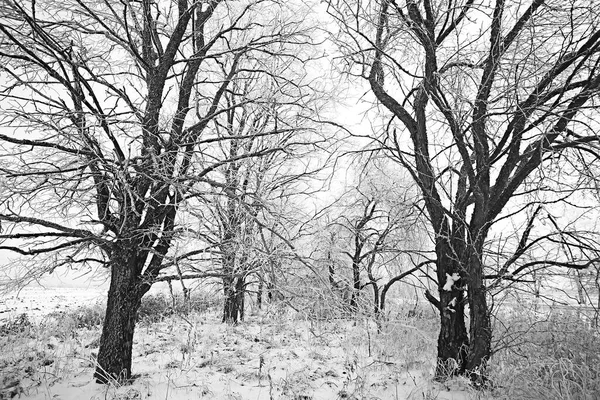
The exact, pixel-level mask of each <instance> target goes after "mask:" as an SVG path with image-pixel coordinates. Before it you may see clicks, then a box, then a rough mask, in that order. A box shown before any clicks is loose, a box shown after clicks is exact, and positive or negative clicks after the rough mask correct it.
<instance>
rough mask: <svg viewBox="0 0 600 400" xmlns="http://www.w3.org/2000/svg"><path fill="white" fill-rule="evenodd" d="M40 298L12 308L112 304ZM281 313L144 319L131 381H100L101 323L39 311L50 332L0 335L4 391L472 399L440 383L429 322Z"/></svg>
mask: <svg viewBox="0 0 600 400" xmlns="http://www.w3.org/2000/svg"><path fill="white" fill-rule="evenodd" d="M36 293H37V294H38V295H40V296H41V297H40V300H39V301H36V302H34V301H33V300H27V296H25V298H26V299H22V300H23V302H19V301H17V302H16V303H11V302H6V304H9V303H10V304H11V306H10V307H13V306H14V304H16V305H18V306H19V307H21V308H22V309H25V310H28V312H32V313H34V314H35V313H38V314H40V312H41V309H42V308H43V309H47V310H57V309H60V310H65V309H73V308H74V307H77V306H79V305H80V304H81V302H82V301H83V302H91V301H102V299H98V297H97V296H98V294H96V297H94V296H93V295H92V293H91V292H89V291H88V292H85V295H84V292H77V291H74V290H73V289H69V290H68V291H67V292H65V291H62V292H61V291H50V292H46V293H41V292H36ZM22 297H23V296H22ZM78 297H79V298H80V300H79V301H75V300H76V299H77V298H78ZM11 301H13V302H14V301H15V299H12V300H11ZM23 304H26V306H23ZM27 307H28V308H27ZM278 307H279V308H278ZM278 307H271V308H270V309H268V310H266V311H261V312H254V314H253V315H250V316H248V317H247V321H246V322H242V323H240V324H239V325H237V326H231V325H226V324H222V323H221V321H220V315H219V313H218V310H214V309H213V310H211V311H207V312H203V313H191V314H188V315H173V316H170V317H167V318H165V319H164V320H163V321H161V322H158V323H146V322H140V323H139V324H138V326H137V328H136V334H135V338H134V347H133V367H132V370H133V374H134V376H135V379H134V380H133V382H132V383H131V384H127V385H118V384H116V383H115V384H111V385H99V384H96V383H95V382H93V380H92V374H93V370H94V357H95V354H97V351H98V349H97V343H98V338H99V336H100V327H94V328H92V329H87V328H74V327H71V328H69V327H67V326H66V325H65V324H63V323H62V321H61V320H56V321H55V319H56V318H59V317H60V315H62V314H57V313H54V314H53V316H50V317H42V316H41V315H38V314H36V315H38V317H39V318H40V321H41V325H40V326H42V327H43V328H40V329H34V328H32V330H31V331H30V332H29V333H28V334H22V335H20V336H19V337H15V336H12V337H10V336H1V335H0V351H2V353H1V354H0V371H2V372H1V373H2V375H4V377H3V378H2V379H0V389H2V384H3V385H4V386H5V387H6V385H9V384H11V383H10V382H13V383H14V382H17V386H14V389H15V390H17V389H18V394H19V395H20V398H21V399H61V400H68V399H72V400H80V399H105V398H106V399H174V400H182V399H203V398H205V399H269V400H270V399H294V400H300V399H311V400H318V399H422V398H437V399H457V400H459V399H460V400H463V399H467V398H469V397H468V396H469V395H470V392H469V390H468V389H467V388H468V385H466V386H462V385H460V384H459V385H458V386H455V387H449V386H447V385H446V386H440V385H439V384H434V383H432V382H431V376H432V373H433V367H434V360H435V338H436V334H437V332H436V331H435V330H433V331H431V330H429V329H427V328H426V327H419V326H420V325H419V324H429V322H427V321H421V320H415V321H411V323H412V324H413V325H414V326H411V325H410V324H407V323H405V322H406V321H400V322H394V321H391V322H390V323H389V324H388V326H387V327H386V328H384V330H383V332H382V333H377V329H376V327H375V326H374V324H373V323H372V321H368V320H360V319H359V320H346V319H332V320H327V321H315V320H311V319H309V318H307V317H306V316H303V315H300V314H296V313H290V312H289V311H287V310H286V311H283V312H282V311H281V310H282V308H281V307H283V306H282V305H280V306H278ZM38 308H39V309H40V310H38ZM7 349H9V351H7ZM11 379H12V381H10V380H11ZM9 381H10V382H9ZM15 393H17V392H15ZM425 396H430V397H425ZM0 398H2V394H1V393H0Z"/></svg>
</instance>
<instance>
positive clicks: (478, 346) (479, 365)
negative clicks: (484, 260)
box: [465, 256, 492, 383]
mask: <svg viewBox="0 0 600 400" xmlns="http://www.w3.org/2000/svg"><path fill="white" fill-rule="evenodd" d="M469 267H470V268H469V293H468V298H469V311H470V314H469V316H470V328H469V334H470V337H471V342H470V344H469V354H468V357H467V362H466V365H465V368H466V370H467V372H468V373H469V375H470V377H471V379H472V380H474V381H476V382H478V383H482V381H483V380H485V370H486V366H487V362H488V360H489V358H490V355H491V346H492V327H491V323H490V315H489V310H488V307H487V299H486V290H485V285H484V284H483V271H482V266H481V261H480V260H479V259H478V258H477V257H476V256H473V257H472V259H471V260H470V263H469Z"/></svg>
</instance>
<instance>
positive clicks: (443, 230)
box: [328, 0, 600, 381]
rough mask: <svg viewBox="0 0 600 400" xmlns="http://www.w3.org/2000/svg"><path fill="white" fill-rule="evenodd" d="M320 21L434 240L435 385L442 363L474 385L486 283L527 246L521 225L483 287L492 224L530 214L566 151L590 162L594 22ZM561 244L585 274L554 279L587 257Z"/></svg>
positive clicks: (342, 17) (550, 5)
mask: <svg viewBox="0 0 600 400" xmlns="http://www.w3.org/2000/svg"><path fill="white" fill-rule="evenodd" d="M328 11H329V15H330V16H331V17H332V18H333V19H335V20H336V21H337V23H338V26H339V28H340V30H339V33H338V34H337V36H336V37H335V38H334V39H335V40H336V42H337V44H338V45H339V47H340V50H341V51H342V52H343V54H344V61H345V63H346V64H345V65H344V68H345V72H346V73H347V74H348V75H349V76H353V77H359V78H363V79H364V81H365V82H366V83H367V84H368V86H369V88H370V92H371V93H372V95H374V97H375V99H376V100H377V104H378V105H381V111H382V113H383V114H385V115H388V116H389V119H388V121H387V123H386V125H385V127H384V129H382V130H381V132H380V133H381V134H378V135H371V137H372V139H375V141H376V143H377V145H376V149H378V150H380V151H383V152H385V153H386V154H387V155H388V156H389V157H391V158H392V159H394V160H396V161H397V162H398V163H400V164H401V165H403V166H404V167H405V168H406V169H407V170H408V171H409V172H410V174H411V176H412V178H413V180H414V182H415V183H416V185H418V187H419V189H420V191H421V196H422V200H423V208H424V210H425V211H426V212H427V215H428V218H429V223H430V226H431V230H432V231H433V233H434V238H435V252H436V270H437V281H438V289H439V290H438V292H439V293H438V294H439V299H438V298H435V297H434V296H433V295H431V294H428V298H429V299H430V300H431V301H432V303H434V304H435V305H436V307H437V308H438V309H439V312H440V323H441V329H440V334H439V339H438V367H437V370H436V375H437V377H438V378H442V377H443V376H444V375H445V372H446V371H447V367H448V364H449V363H450V364H453V365H454V367H453V371H455V372H464V371H466V372H468V373H469V374H470V375H471V377H472V378H473V379H475V380H477V381H480V380H481V378H482V377H484V375H485V366H486V363H487V362H488V360H489V358H490V356H491V339H492V330H491V324H490V314H489V307H488V302H487V301H488V298H487V295H488V285H487V283H486V279H488V278H489V279H501V280H502V279H505V278H510V277H512V276H513V275H514V274H518V273H519V272H520V271H523V270H524V269H527V268H528V266H527V265H526V263H524V264H522V263H521V261H520V260H521V257H522V256H523V255H524V254H525V253H526V251H525V250H526V249H527V248H528V247H529V243H530V242H529V238H528V232H529V230H528V229H527V224H525V225H524V226H523V228H524V231H523V232H522V235H520V237H521V238H522V240H521V241H520V243H522V246H520V245H519V244H517V245H516V246H515V247H513V250H512V256H510V257H508V262H507V263H505V267H506V268H500V269H496V270H497V271H499V273H498V274H491V276H486V275H487V274H486V272H485V271H486V268H487V267H488V266H490V265H491V264H492V263H493V262H494V260H493V259H491V258H487V255H488V254H490V253H491V251H490V249H489V248H488V247H487V246H488V244H489V242H488V239H489V236H490V233H491V232H493V226H494V224H495V223H498V222H499V221H502V220H503V219H505V218H507V216H508V217H510V216H514V215H515V214H517V213H523V214H525V213H526V211H527V210H531V209H532V208H533V209H535V207H536V204H535V203H534V202H531V203H525V204H519V203H520V202H521V201H522V200H523V199H527V198H526V197H525V196H524V195H525V194H528V193H529V194H530V193H531V191H532V190H535V188H540V187H543V183H541V182H545V181H544V178H545V177H544V176H543V174H538V173H537V172H538V171H546V172H547V171H549V170H550V169H551V168H552V166H553V165H557V163H559V162H560V161H561V160H565V159H568V158H569V155H570V154H572V153H573V152H574V151H584V152H586V160H588V161H589V159H590V158H593V157H595V154H596V153H595V152H592V153H589V150H591V147H590V146H591V145H593V144H594V143H597V142H598V136H597V134H596V130H595V126H596V124H595V122H594V118H595V117H597V105H596V102H597V100H598V92H599V88H600V73H599V70H598V66H599V65H598V63H599V62H600V58H599V57H598V56H599V49H600V31H599V30H598V28H597V27H598V26H599V25H598V22H599V19H600V16H599V15H598V13H597V11H596V10H594V9H593V8H592V7H589V4H587V3H585V2H580V1H569V2H562V1H544V0H533V1H530V2H527V3H523V2H519V1H505V0H497V1H483V2H475V1H472V0H465V1H462V2H458V3H455V2H447V1H437V2H433V1H429V0H425V1H423V2H415V1H412V0H407V1H396V0H381V1H374V2H371V1H362V0H356V1H354V0H353V1H350V0H340V1H329V2H328ZM376 149H373V150H376ZM536 178H538V179H540V178H541V179H542V181H541V182H540V181H534V179H536ZM558 183H561V182H558ZM562 183H565V182H564V181H563V182H562ZM554 193H555V194H556V198H557V199H555V201H561V195H560V191H559V192H554ZM562 200H564V196H562ZM523 214H521V215H523ZM529 215H533V213H532V212H531V211H529ZM555 237H557V236H555ZM546 238H548V236H546ZM563 238H565V236H563ZM567 245H571V246H579V248H580V249H582V251H581V252H579V255H580V256H581V257H584V261H583V262H581V261H580V260H578V259H571V260H569V261H568V262H565V263H562V264H563V265H564V266H570V267H580V268H583V267H585V266H586V265H589V262H588V261H586V260H589V259H594V258H597V255H596V254H595V252H594V251H593V249H592V248H590V247H589V246H588V244H584V245H582V244H581V242H580V241H578V240H571V241H570V242H568V243H567ZM536 263H539V264H538V265H542V264H543V265H556V264H552V261H551V260H548V259H545V260H543V261H542V260H539V261H536ZM467 304H468V313H469V317H470V318H469V324H470V326H469V329H468V333H467V327H466V326H465V306H466V305H467Z"/></svg>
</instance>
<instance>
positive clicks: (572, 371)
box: [491, 309, 600, 400]
mask: <svg viewBox="0 0 600 400" xmlns="http://www.w3.org/2000/svg"><path fill="white" fill-rule="evenodd" d="M526 311H527V310H512V311H511V312H510V313H507V315H505V316H504V319H505V321H506V322H505V324H504V328H505V329H504V333H505V334H504V338H505V340H503V341H501V343H502V344H504V345H507V348H505V349H503V350H502V351H499V352H498V353H497V354H496V355H495V356H494V358H493V362H492V368H491V372H492V378H493V379H494V381H495V382H496V383H497V385H498V386H499V388H498V390H497V394H498V396H497V397H498V398H499V399H524V400H526V399H532V400H533V399H547V400H595V399H600V332H599V331H598V329H597V328H596V329H594V328H592V327H590V326H589V325H588V324H587V323H586V322H585V321H584V320H583V319H582V318H581V317H580V316H579V315H577V311H576V309H573V310H570V311H569V310H567V311H564V310H563V311H561V312H552V311H548V313H547V314H545V315H540V314H535V313H532V312H526Z"/></svg>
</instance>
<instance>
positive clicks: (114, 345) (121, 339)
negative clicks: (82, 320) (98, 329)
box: [94, 253, 145, 383]
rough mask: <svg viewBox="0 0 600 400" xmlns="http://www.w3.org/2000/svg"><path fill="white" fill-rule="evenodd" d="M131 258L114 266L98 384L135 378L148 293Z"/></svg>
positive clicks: (100, 356)
mask: <svg viewBox="0 0 600 400" xmlns="http://www.w3.org/2000/svg"><path fill="white" fill-rule="evenodd" d="M129 256H130V255H129V254H128V253H125V254H123V255H120V256H118V257H117V259H116V260H114V262H112V263H111V281H110V288H109V290H108V300H107V304H106V315H105V318H104V326H103V327H102V336H101V337H100V349H99V351H98V359H97V361H98V363H97V366H96V371H95V373H94V378H95V379H96V382H98V383H108V382H109V381H111V380H113V379H114V380H116V381H118V382H123V381H126V380H128V379H130V378H131V356H132V350H133V333H134V330H135V323H136V318H137V311H138V309H139V307H140V304H141V299H142V296H143V294H144V293H145V291H144V290H143V289H142V285H141V282H140V280H139V278H138V276H137V273H136V265H135V259H131V258H130V257H129Z"/></svg>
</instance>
